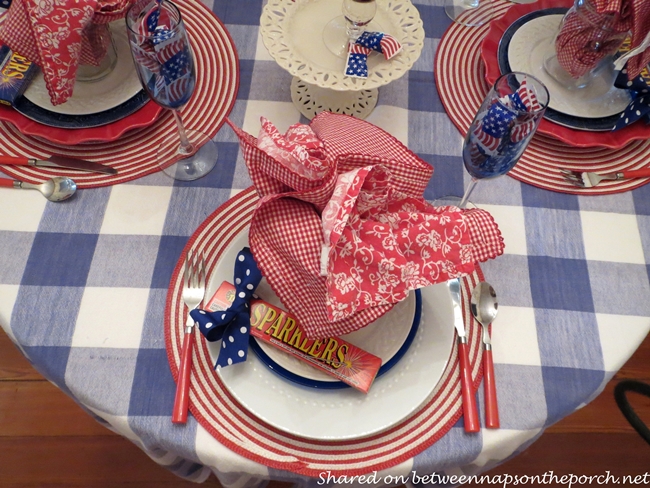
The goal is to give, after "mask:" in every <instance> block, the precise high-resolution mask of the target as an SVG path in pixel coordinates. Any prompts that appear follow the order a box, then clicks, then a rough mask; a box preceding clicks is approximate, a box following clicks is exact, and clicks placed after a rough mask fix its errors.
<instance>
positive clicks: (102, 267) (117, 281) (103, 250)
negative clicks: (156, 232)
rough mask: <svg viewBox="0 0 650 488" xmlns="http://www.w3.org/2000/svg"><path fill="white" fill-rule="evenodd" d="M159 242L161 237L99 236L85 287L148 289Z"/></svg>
mask: <svg viewBox="0 0 650 488" xmlns="http://www.w3.org/2000/svg"><path fill="white" fill-rule="evenodd" d="M159 241H160V236H131V235H111V234H108V235H106V234H104V235H101V236H100V237H99V239H98V240H97V246H96V249H95V256H94V257H93V262H92V265H91V266H90V272H89V273H88V282H87V283H86V284H87V286H120V287H131V288H149V287H150V286H151V275H152V273H153V269H154V264H155V262H156V251H157V249H158V242H159ZM118 248H119V249H120V253H119V254H118V253H116V252H115V249H118Z"/></svg>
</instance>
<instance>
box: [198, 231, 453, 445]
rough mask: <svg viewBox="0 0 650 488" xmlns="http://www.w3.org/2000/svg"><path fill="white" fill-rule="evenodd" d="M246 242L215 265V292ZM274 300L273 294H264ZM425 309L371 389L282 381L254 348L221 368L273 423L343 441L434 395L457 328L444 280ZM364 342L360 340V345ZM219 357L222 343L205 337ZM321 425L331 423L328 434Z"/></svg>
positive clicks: (246, 402) (242, 237)
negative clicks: (242, 359) (403, 350)
mask: <svg viewBox="0 0 650 488" xmlns="http://www.w3.org/2000/svg"><path fill="white" fill-rule="evenodd" d="M247 245H248V232H247V231H245V232H242V233H240V234H239V235H238V236H237V237H236V238H235V239H233V242H232V243H231V244H230V246H229V247H228V249H227V250H226V251H225V252H224V253H223V254H222V256H221V259H220V260H219V262H218V263H217V264H216V266H215V267H214V269H213V271H212V274H211V276H210V279H209V284H208V290H207V292H208V296H212V294H214V292H215V291H216V289H217V288H218V286H219V285H220V284H221V283H222V282H223V281H224V280H226V281H230V282H232V279H233V270H234V262H235V259H236V257H237V253H238V252H239V251H240V250H241V249H242V248H243V247H246V246H247ZM262 291H263V290H260V293H259V296H260V298H262V299H264V300H268V301H272V300H274V299H275V298H274V297H269V296H264V295H262ZM421 294H422V314H421V321H420V326H419V328H418V330H417V334H416V336H415V338H414V340H413V343H412V344H411V346H410V347H409V349H408V351H407V352H406V353H405V354H404V356H403V357H402V359H401V360H400V361H399V362H398V363H397V364H396V365H395V366H394V367H393V368H392V369H390V370H389V371H388V372H386V373H385V374H384V375H383V376H381V377H379V378H377V379H376V380H375V381H374V383H373V385H372V386H371V388H370V391H369V392H368V394H363V393H362V392H360V391H357V390H354V389H352V388H348V389H337V390H319V389H313V388H309V387H304V386H301V385H298V384H295V383H292V382H289V381H287V380H285V379H284V378H282V377H280V376H278V375H276V374H274V373H273V372H271V371H269V369H268V368H267V366H266V365H265V364H263V363H262V362H261V361H260V360H259V359H258V358H257V356H256V355H255V354H248V359H247V361H246V362H244V363H240V364H236V365H234V366H229V367H226V368H220V369H219V370H218V371H217V372H218V374H219V376H220V377H221V379H222V380H223V382H224V384H225V386H226V388H228V390H229V391H230V393H231V394H232V395H233V396H234V397H235V398H236V399H237V401H238V402H240V403H241V405H242V406H243V407H244V408H246V409H247V410H249V411H250V412H251V413H253V414H254V415H256V416H257V417H259V418H260V419H262V420H264V421H265V422H267V423H268V424H270V425H272V426H273V427H276V428H277V429H280V430H282V431H285V432H287V433H291V434H294V435H297V436H301V437H306V438H310V439H319V440H345V439H353V438H359V437H362V436H367V435H371V434H374V433H377V432H380V431H382V430H385V429H387V428H389V427H391V426H392V425H394V424H396V423H397V422H399V421H401V420H403V419H404V418H406V417H407V416H408V415H409V414H411V413H412V412H414V411H415V410H416V409H417V407H418V406H420V405H421V404H422V403H423V402H424V401H425V400H426V399H427V397H428V396H429V395H430V394H431V392H432V391H433V389H434V388H435V386H436V384H437V383H438V381H439V379H440V377H441V376H442V373H443V372H444V369H445V367H446V365H447V362H448V360H449V356H450V354H451V350H452V347H453V338H454V327H453V309H452V302H451V297H450V296H449V292H448V290H447V287H446V286H445V284H444V283H443V284H441V285H435V286H430V287H427V288H423V289H422V290H421ZM359 345H360V346H361V344H359ZM208 348H209V351H210V355H211V359H212V362H213V363H216V359H217V356H218V354H219V349H220V341H217V342H212V343H208ZM323 425H327V426H328V428H327V433H326V434H324V431H323Z"/></svg>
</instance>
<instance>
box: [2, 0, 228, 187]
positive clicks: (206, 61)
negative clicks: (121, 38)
mask: <svg viewBox="0 0 650 488" xmlns="http://www.w3.org/2000/svg"><path fill="white" fill-rule="evenodd" d="M176 4H177V5H178V6H179V8H180V10H181V13H182V15H183V20H184V22H185V25H186V27H187V31H188V33H189V37H190V42H191V43H192V50H193V52H194V57H195V61H196V74H197V82H196V88H195V89H194V95H193V96H192V99H191V100H190V101H189V103H188V104H187V105H186V106H185V107H183V109H182V110H181V114H182V116H183V121H184V122H185V125H186V127H187V128H188V129H195V130H198V131H201V132H204V133H205V134H207V135H208V136H210V137H214V136H215V135H216V133H217V131H218V130H219V128H220V127H221V126H222V125H223V122H224V120H225V118H226V116H227V115H228V113H229V112H230V110H231V109H232V107H233V105H234V103H235V98H236V96H237V90H238V88H239V61H238V57H237V51H236V48H235V44H234V42H233V41H232V39H231V37H230V34H229V33H228V31H227V30H226V27H225V26H224V25H223V24H222V23H221V21H220V20H219V19H218V18H217V17H216V16H215V15H214V13H213V12H212V11H211V10H210V9H209V8H207V7H206V6H205V5H203V3H201V2H197V1H193V0H179V1H177V2H176ZM125 28H126V27H125ZM176 134H177V129H176V124H175V122H174V119H173V117H172V114H171V112H169V111H166V110H165V111H163V113H162V115H161V117H160V118H159V119H158V120H157V121H156V122H154V123H153V124H152V125H150V126H148V127H146V128H143V129H139V130H134V131H131V132H128V133H127V134H125V135H124V136H123V137H121V138H119V139H118V140H116V141H111V142H101V143H87V144H79V145H76V146H66V145H62V144H57V143H53V142H49V141H45V140H43V139H40V138H37V137H32V136H28V135H24V134H21V133H20V131H19V130H18V129H17V128H16V127H15V126H13V125H12V124H10V123H8V122H0V154H3V155H10V156H29V157H34V158H45V157H47V156H50V155H52V154H63V155H66V156H71V157H76V158H80V159H87V160H89V161H95V162H98V163H103V164H107V165H109V166H112V167H114V168H115V169H117V170H118V174H117V175H103V174H96V173H82V172H78V173H77V172H75V174H74V176H73V178H74V180H75V182H76V183H77V186H78V187H79V188H94V187H100V186H108V185H115V184H118V183H124V182H126V181H130V180H134V179H136V178H141V177H143V176H145V175H148V174H151V173H155V172H157V171H160V168H159V166H158V163H157V161H156V152H157V151H158V147H159V146H160V144H161V143H162V142H163V141H166V140H169V139H171V138H177V137H178V136H177V135H176ZM1 169H2V171H3V172H4V173H7V174H9V175H11V176H13V177H15V178H17V179H20V180H22V181H27V182H30V183H37V182H41V181H43V180H45V179H47V178H51V177H52V176H60V175H67V176H70V172H69V171H67V172H66V171H65V170H59V169H52V168H34V167H24V166H23V167H21V166H2V168H1Z"/></svg>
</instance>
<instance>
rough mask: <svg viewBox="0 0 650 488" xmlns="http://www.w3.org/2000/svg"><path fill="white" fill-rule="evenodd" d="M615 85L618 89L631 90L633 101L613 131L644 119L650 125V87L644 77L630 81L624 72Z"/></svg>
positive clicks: (640, 76)
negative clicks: (649, 122)
mask: <svg viewBox="0 0 650 488" xmlns="http://www.w3.org/2000/svg"><path fill="white" fill-rule="evenodd" d="M614 85H615V86H616V87H617V88H622V89H624V90H629V93H630V97H631V98H632V101H631V102H630V104H629V105H628V106H627V108H626V109H625V110H624V111H623V112H622V113H621V116H620V118H619V119H618V121H617V122H616V125H615V126H614V128H613V129H612V130H618V129H622V128H623V127H627V126H628V125H630V124H632V123H634V122H636V121H637V120H639V119H642V118H643V119H645V122H646V123H648V121H649V120H650V85H649V84H648V81H647V80H646V79H645V78H644V77H643V75H642V74H641V75H639V76H637V77H636V78H634V79H633V80H628V79H627V71H626V70H623V71H621V73H620V74H619V75H618V77H617V78H616V82H615V83H614Z"/></svg>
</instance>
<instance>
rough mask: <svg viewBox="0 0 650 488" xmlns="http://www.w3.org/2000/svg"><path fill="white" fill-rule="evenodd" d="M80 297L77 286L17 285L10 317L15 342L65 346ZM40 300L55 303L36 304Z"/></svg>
mask: <svg viewBox="0 0 650 488" xmlns="http://www.w3.org/2000/svg"><path fill="white" fill-rule="evenodd" d="M82 296H83V288H81V287H58V286H21V287H20V289H19V290H18V296H17V297H16V305H15V306H14V310H13V314H12V316H11V323H12V328H13V329H14V334H15V335H16V339H17V340H18V342H20V344H23V345H27V346H32V345H33V346H37V345H38V346H69V345H70V342H71V340H72V335H73V333H74V329H75V322H76V320H77V313H78V310H79V306H80V304H81V298H82ZM43 303H52V304H56V306H53V307H51V308H48V307H43V306H39V304H43Z"/></svg>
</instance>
